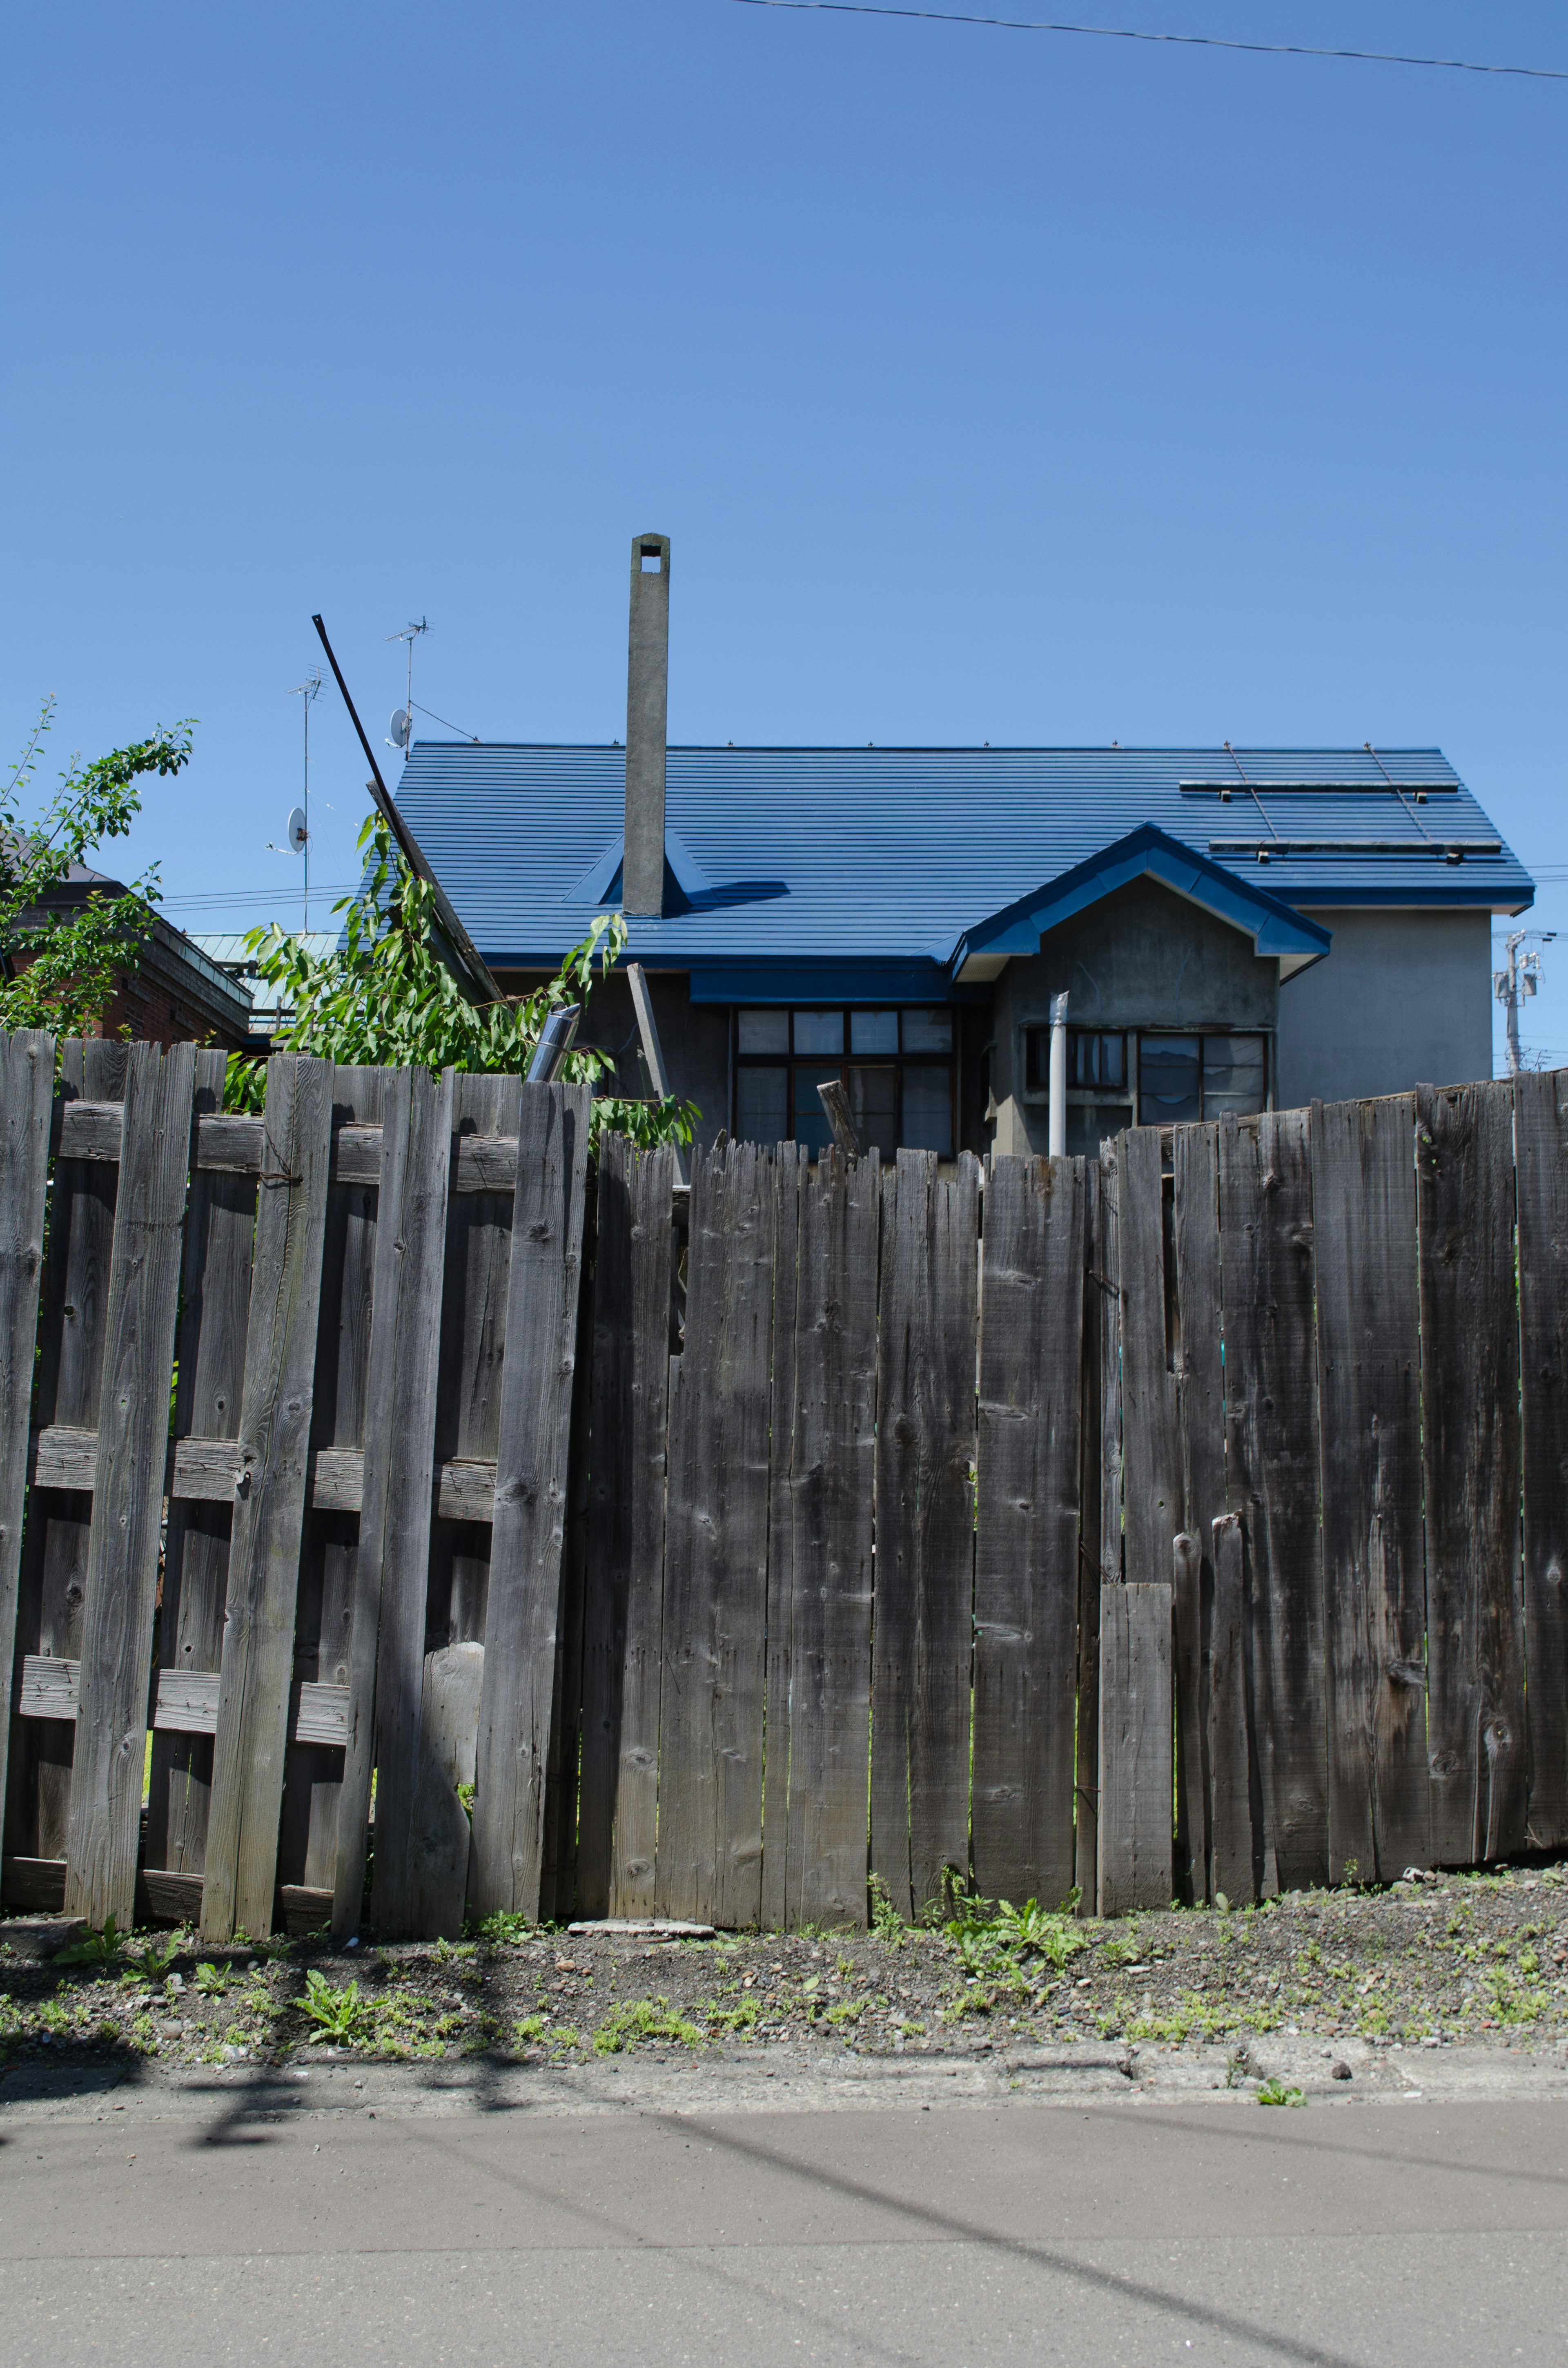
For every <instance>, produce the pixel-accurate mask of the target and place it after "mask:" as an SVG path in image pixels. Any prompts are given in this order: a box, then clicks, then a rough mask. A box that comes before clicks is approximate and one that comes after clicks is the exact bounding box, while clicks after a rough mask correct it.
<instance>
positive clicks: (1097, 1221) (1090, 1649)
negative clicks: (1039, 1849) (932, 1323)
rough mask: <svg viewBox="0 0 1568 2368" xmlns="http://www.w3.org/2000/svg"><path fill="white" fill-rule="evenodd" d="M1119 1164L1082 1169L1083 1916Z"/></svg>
mask: <svg viewBox="0 0 1568 2368" xmlns="http://www.w3.org/2000/svg"><path fill="white" fill-rule="evenodd" d="M1116 1173H1117V1170H1116V1161H1115V1158H1114V1157H1107V1156H1102V1157H1100V1158H1098V1159H1091V1160H1089V1161H1087V1162H1086V1163H1085V1245H1084V1256H1085V1272H1084V1413H1083V1431H1084V1511H1083V1519H1082V1522H1081V1524H1080V1534H1079V1546H1078V1698H1077V1727H1078V1741H1077V1771H1078V1772H1077V1815H1076V1824H1075V1827H1074V1839H1073V1880H1074V1886H1075V1888H1076V1890H1077V1892H1078V1905H1079V1909H1080V1911H1081V1912H1082V1913H1083V1914H1084V1915H1086V1916H1092V1915H1094V1913H1095V1912H1096V1911H1095V1903H1096V1897H1097V1896H1098V1887H1099V1803H1100V1757H1099V1755H1100V1589H1101V1588H1102V1587H1110V1586H1115V1585H1118V1584H1119V1581H1120V1578H1121V1286H1120V1274H1121V1251H1120V1235H1119V1226H1118V1223H1117V1202H1116Z"/></svg>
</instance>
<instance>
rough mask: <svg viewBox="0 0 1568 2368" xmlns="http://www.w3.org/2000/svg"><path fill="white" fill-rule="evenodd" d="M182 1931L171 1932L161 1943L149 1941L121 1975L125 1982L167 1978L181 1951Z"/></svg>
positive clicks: (155, 1980)
mask: <svg viewBox="0 0 1568 2368" xmlns="http://www.w3.org/2000/svg"><path fill="white" fill-rule="evenodd" d="M184 1937H185V1936H184V1934H183V1933H182V1932H177V1931H176V1932H171V1933H169V1934H168V1935H167V1937H166V1938H165V1941H163V1943H162V1945H160V1944H159V1943H158V1942H157V1941H148V1942H147V1943H146V1945H145V1946H144V1948H143V1949H142V1954H141V1955H140V1956H139V1957H138V1958H136V1959H135V1960H134V1961H133V1962H132V1963H131V1964H128V1965H127V1966H126V1968H125V1970H124V1972H123V1973H122V1974H121V1975H120V1979H121V1981H123V1982H149V1983H151V1982H161V1981H164V1980H165V1979H166V1977H167V1975H168V1971H169V1968H170V1966H171V1965H172V1964H174V1961H175V1959H176V1957H177V1956H178V1954H179V1952H180V1942H181V1941H182V1940H183V1939H184Z"/></svg>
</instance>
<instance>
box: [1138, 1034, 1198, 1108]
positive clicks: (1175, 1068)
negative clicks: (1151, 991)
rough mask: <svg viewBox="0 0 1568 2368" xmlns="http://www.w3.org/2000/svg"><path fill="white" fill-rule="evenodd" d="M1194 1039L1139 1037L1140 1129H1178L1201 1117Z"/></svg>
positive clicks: (1195, 1042) (1193, 1037) (1196, 1041)
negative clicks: (1172, 1127) (1156, 1127)
mask: <svg viewBox="0 0 1568 2368" xmlns="http://www.w3.org/2000/svg"><path fill="white" fill-rule="evenodd" d="M1199 1115H1200V1111H1199V1040H1198V1038H1197V1037H1196V1036H1140V1038H1139V1039H1138V1120H1139V1124H1140V1125H1142V1126H1179V1125H1181V1124H1183V1123H1184V1122H1185V1121H1187V1119H1194V1118H1197V1117H1199Z"/></svg>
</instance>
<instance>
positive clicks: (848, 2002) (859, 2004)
mask: <svg viewBox="0 0 1568 2368" xmlns="http://www.w3.org/2000/svg"><path fill="white" fill-rule="evenodd" d="M865 2010H866V2009H865V2005H864V2002H863V2001H862V2000H861V1999H859V1998H840V1999H839V2001H838V2004H837V2005H836V2006H830V2007H829V2008H828V2010H827V2012H826V2014H825V2015H824V2017H823V2020H824V2022H858V2021H859V2020H860V2017H861V2015H862V2014H863V2013H864V2012H865Z"/></svg>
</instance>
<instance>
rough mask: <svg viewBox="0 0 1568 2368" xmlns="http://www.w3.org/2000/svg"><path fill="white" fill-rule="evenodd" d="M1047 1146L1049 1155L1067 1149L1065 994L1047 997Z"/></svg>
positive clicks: (1058, 1156)
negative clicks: (1048, 1034) (1049, 999)
mask: <svg viewBox="0 0 1568 2368" xmlns="http://www.w3.org/2000/svg"><path fill="white" fill-rule="evenodd" d="M1050 1129H1051V1131H1050V1138H1049V1141H1050V1150H1051V1157H1052V1159H1061V1158H1062V1157H1064V1156H1065V1154H1066V1150H1067V997H1066V996H1064V995H1053V996H1051V1119H1050Z"/></svg>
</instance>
